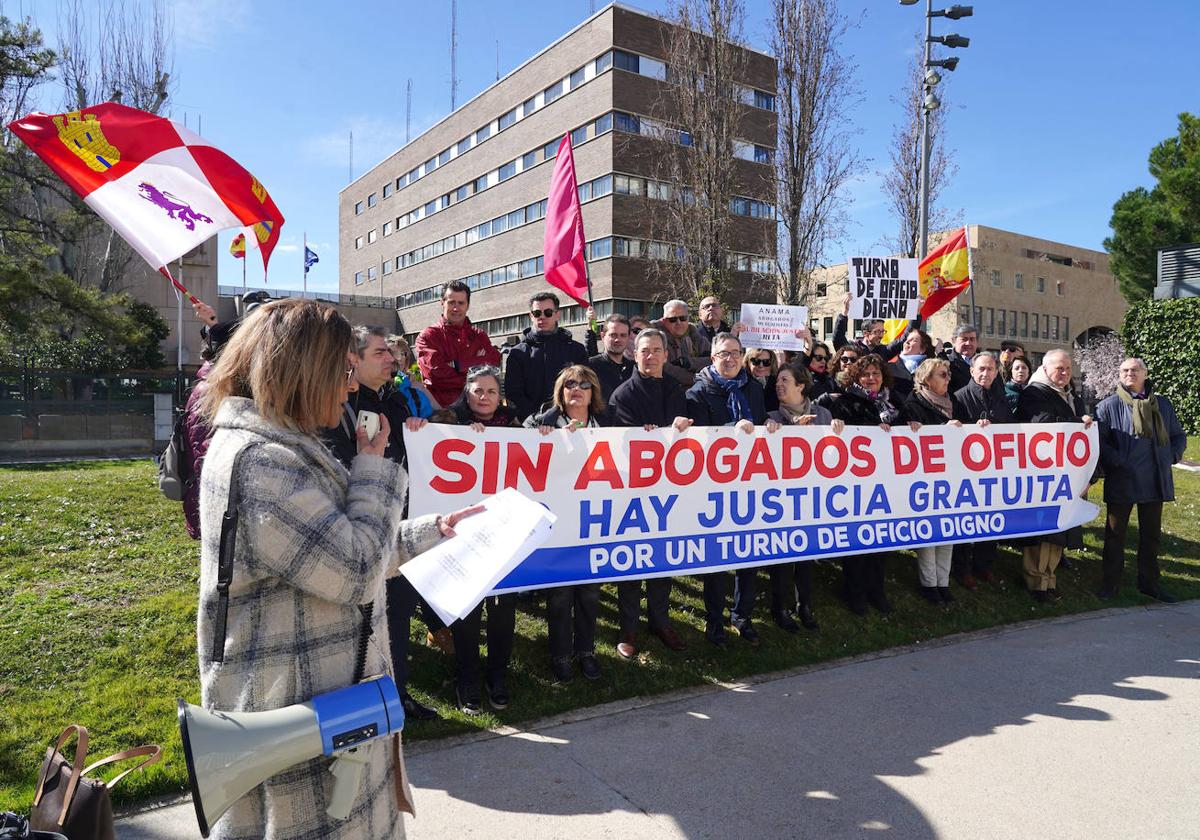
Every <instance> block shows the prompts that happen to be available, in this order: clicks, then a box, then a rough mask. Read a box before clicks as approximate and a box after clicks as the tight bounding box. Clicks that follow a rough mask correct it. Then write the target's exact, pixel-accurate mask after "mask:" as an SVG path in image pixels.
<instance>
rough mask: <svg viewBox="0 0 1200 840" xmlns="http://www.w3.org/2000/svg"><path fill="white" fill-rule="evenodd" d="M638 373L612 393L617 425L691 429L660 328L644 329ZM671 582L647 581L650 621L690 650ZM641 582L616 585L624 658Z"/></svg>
mask: <svg viewBox="0 0 1200 840" xmlns="http://www.w3.org/2000/svg"><path fill="white" fill-rule="evenodd" d="M634 358H635V360H636V362H637V369H636V370H635V371H634V372H633V373H632V375H631V376H630V377H629V379H628V380H626V382H625V383H624V384H623V385H620V386H619V387H618V388H617V389H616V390H615V391H613V394H612V399H611V400H610V404H611V408H612V414H613V418H614V421H615V422H614V425H616V426H630V427H638V426H640V427H642V428H643V429H646V430H652V429H656V428H659V427H665V426H672V427H674V428H675V430H676V431H680V432H682V431H684V430H685V429H687V428H688V427H689V426H691V425H692V421H691V420H689V419H688V416H687V399H686V398H685V397H684V391H683V388H682V386H680V385H679V383H678V382H676V381H675V380H674V379H671V378H670V377H664V376H663V366H664V365H665V364H666V361H667V337H666V336H665V335H663V333H662V331H661V330H657V329H653V328H650V329H645V330H642V331H641V332H640V333H638V337H637V345H636V347H635V350H634ZM670 600H671V579H670V578H669V577H663V578H651V579H649V580H647V581H646V623H647V624H648V625H649V626H650V632H651V633H653V634H654V635H655V636H658V638H659V639H661V640H662V643H663V644H664V645H666V646H667V647H668V648H670V649H671V650H687V645H686V644H685V643H684V641H683V640H682V639H680V638H679V635H678V634H677V633H676V632H675V629H674V628H673V627H671V619H670V616H669V614H668V610H669V608H670ZM641 602H642V584H641V582H640V581H630V582H628V583H618V584H617V610H618V612H619V613H620V620H621V640H620V641H619V642H618V643H617V653H618V654H620V655H621V656H622V657H623V658H625V659H633V658H634V657H635V656H637V626H638V618H639V615H640V613H641Z"/></svg>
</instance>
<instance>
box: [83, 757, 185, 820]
mask: <svg viewBox="0 0 1200 840" xmlns="http://www.w3.org/2000/svg"><path fill="white" fill-rule="evenodd" d="M143 755H146V756H149V758H147V759H146V760H145V761H142V762H139V763H138V764H135V765H134V766H133V767H130V768H129V769H128V770H125V771H124V772H121V773H118V774H117V775H116V776H113V778H112V779H110V780H109V781H107V782H105V783H104V786H105V787H106V788H108V789H109V790H112V789H113V788H114V787H116V786H117V782H119V781H121V780H122V779H124V778H125V777H126V776H128V775H129V774H130V773H133V772H135V771H137V770H141V769H142V768H143V767H148V766H150V765H151V764H153V763H154V762H156V761H158V760H159V759H160V758H162V747H160V746H159V745H158V744H146V745H145V746H143V747H134V748H133V749H131V750H124V751H122V752H119V753H113V754H112V755H110V756H109V757H108V758H102V759H100V760H99V761H97V762H94V763H92V764H89V765H88V766H87V767H85V768H83V774H82V775H84V776H86V775H87V774H88V773H91V772H92V771H93V770H95V769H96V768H97V767H103V766H104V765H105V764H112V763H113V762H114V761H124V760H125V759H127V758H138V757H139V756H143ZM60 825H61V823H60Z"/></svg>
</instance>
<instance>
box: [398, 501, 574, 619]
mask: <svg viewBox="0 0 1200 840" xmlns="http://www.w3.org/2000/svg"><path fill="white" fill-rule="evenodd" d="M482 504H483V506H484V509H483V510H482V511H480V512H479V513H476V514H474V515H473V516H468V517H467V518H466V519H463V520H460V521H459V523H458V524H457V525H455V526H454V530H455V535H454V537H452V538H451V539H448V540H442V541H441V542H440V543H438V544H437V545H436V546H434V547H433V548H431V549H430V550H429V551H426V552H425V553H424V554H421V555H419V556H417V557H414V558H413V559H412V560H409V561H408V562H407V563H405V564H404V565H403V566H401V567H400V573H401V574H402V575H404V576H405V577H406V578H408V580H409V582H411V583H412V585H413V587H414V588H416V590H417V591H418V592H420V593H421V595H422V597H424V598H425V600H426V601H427V602H428V603H429V605H430V606H431V607H433V609H434V611H435V612H436V613H437V614H438V616H440V617H441V619H442V621H444V622H446V623H447V624H450V623H451V622H452V621H455V620H457V619H460V618H463V617H465V616H467V615H469V614H470V612H471V610H473V609H475V607H476V606H477V605H478V604H479V602H480V601H482V600H483V598H484V596H486V595H487V593H488V592H490V591H492V589H493V588H494V587H495V586H496V584H497V583H499V582H500V581H501V580H502V579H503V578H504V577H505V576H506V575H508V573H509V572H511V571H512V570H513V569H515V568H516V567H517V565H518V564H520V562H521V561H522V560H524V559H525V558H526V557H528V556H529V555H530V554H531V553H532V552H533V551H534V549H537V548H539V547H541V546H542V545H544V544H545V543H546V541H547V540H549V539H550V531H551V529H552V528H553V527H554V521H555V516H554V514H552V513H550V511H548V510H546V508H544V507H543V506H542V505H540V504H538V503H537V502H535V501H533V500H532V499H530V498H528V497H527V496H524V495H522V494H521V493H520V492H518V491H517V490H514V489H512V488H508V489H505V490H502V491H500V492H499V493H497V494H496V495H495V496H491V497H490V498H487V499H484V501H483V502H482Z"/></svg>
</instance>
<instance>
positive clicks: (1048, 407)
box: [1017, 382, 1083, 548]
mask: <svg viewBox="0 0 1200 840" xmlns="http://www.w3.org/2000/svg"><path fill="white" fill-rule="evenodd" d="M1080 414H1082V412H1079V413H1076V405H1075V400H1074V399H1072V400H1071V405H1068V404H1067V401H1066V400H1064V399H1063V398H1062V397H1061V396H1059V395H1058V392H1057V391H1055V390H1054V389H1053V388H1051V387H1050V386H1049V385H1044V384H1042V383H1041V382H1030V383H1029V384H1027V385H1026V386H1025V389H1024V390H1023V391H1021V398H1020V400H1019V401H1018V403H1017V421H1018V422H1020V423H1082V422H1083V421H1082V419H1081V418H1080ZM1042 542H1046V543H1053V544H1054V545H1062V546H1065V547H1067V548H1082V547H1083V528H1082V527H1077V528H1070V529H1068V530H1066V531H1062V532H1060V533H1057V534H1043V535H1041V536H1040V537H1029V538H1027V539H1023V540H1018V541H1017V544H1018V545H1037V544H1038V543H1042Z"/></svg>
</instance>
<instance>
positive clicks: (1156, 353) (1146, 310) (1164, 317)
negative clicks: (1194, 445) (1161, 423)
mask: <svg viewBox="0 0 1200 840" xmlns="http://www.w3.org/2000/svg"><path fill="white" fill-rule="evenodd" d="M1121 337H1122V339H1124V341H1125V349H1126V351H1127V352H1128V353H1129V355H1131V356H1139V357H1141V358H1142V359H1143V360H1145V362H1146V366H1147V367H1148V368H1149V369H1150V378H1151V379H1152V380H1153V381H1154V389H1155V391H1157V392H1158V393H1159V394H1162V395H1163V396H1164V397H1169V398H1170V400H1171V404H1172V405H1174V406H1175V413H1176V414H1178V415H1179V421H1180V422H1181V423H1183V427H1184V428H1185V429H1187V431H1188V434H1193V435H1194V434H1198V433H1200V298H1181V299H1178V300H1144V301H1139V302H1138V303H1135V304H1134V305H1133V306H1131V307H1130V308H1129V311H1128V312H1126V313H1125V323H1124V325H1122V327H1121Z"/></svg>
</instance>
